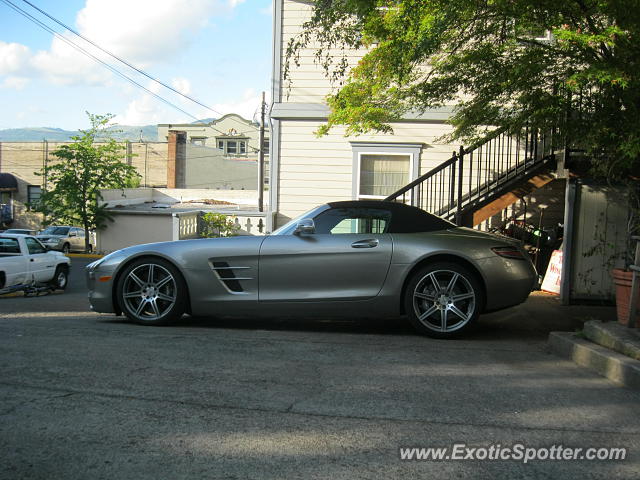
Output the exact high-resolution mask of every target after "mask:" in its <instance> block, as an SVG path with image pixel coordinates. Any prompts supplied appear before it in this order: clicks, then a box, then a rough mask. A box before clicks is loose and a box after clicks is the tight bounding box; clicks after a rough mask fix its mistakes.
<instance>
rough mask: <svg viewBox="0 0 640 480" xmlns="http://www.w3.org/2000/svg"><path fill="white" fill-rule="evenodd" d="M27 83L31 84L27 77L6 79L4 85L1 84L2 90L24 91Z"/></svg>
mask: <svg viewBox="0 0 640 480" xmlns="http://www.w3.org/2000/svg"><path fill="white" fill-rule="evenodd" d="M27 83H29V79H28V78H25V77H11V76H9V77H6V78H5V79H4V80H3V81H2V83H0V88H12V89H14V90H22V89H23V88H24V87H25V86H26V85H27Z"/></svg>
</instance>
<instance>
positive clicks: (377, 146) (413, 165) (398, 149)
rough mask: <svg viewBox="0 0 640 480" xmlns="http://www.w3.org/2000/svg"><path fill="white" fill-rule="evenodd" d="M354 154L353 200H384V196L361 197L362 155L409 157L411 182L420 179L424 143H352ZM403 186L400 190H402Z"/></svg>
mask: <svg viewBox="0 0 640 480" xmlns="http://www.w3.org/2000/svg"><path fill="white" fill-rule="evenodd" d="M350 143H351V149H352V152H353V168H352V182H351V183H352V192H351V193H352V198H353V199H354V200H383V199H384V198H386V196H383V195H361V194H360V173H361V165H362V155H397V156H408V157H409V182H412V181H413V180H415V179H416V178H418V176H419V173H420V155H421V153H422V148H423V146H424V144H422V143H378V142H350ZM403 186H404V185H401V186H400V187H398V188H402V187H403Z"/></svg>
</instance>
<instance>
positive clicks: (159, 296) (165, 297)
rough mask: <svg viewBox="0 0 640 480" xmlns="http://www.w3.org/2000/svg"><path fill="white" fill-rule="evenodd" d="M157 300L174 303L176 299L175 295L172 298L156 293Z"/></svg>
mask: <svg viewBox="0 0 640 480" xmlns="http://www.w3.org/2000/svg"><path fill="white" fill-rule="evenodd" d="M158 300H164V301H165V302H175V301H176V297H175V295H174V296H173V297H172V296H170V295H167V294H164V293H158Z"/></svg>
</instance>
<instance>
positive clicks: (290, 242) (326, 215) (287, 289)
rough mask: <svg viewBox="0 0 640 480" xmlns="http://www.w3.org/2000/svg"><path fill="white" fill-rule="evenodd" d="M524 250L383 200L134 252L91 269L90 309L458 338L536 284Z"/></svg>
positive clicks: (329, 207)
mask: <svg viewBox="0 0 640 480" xmlns="http://www.w3.org/2000/svg"><path fill="white" fill-rule="evenodd" d="M536 278H537V277H536V272H535V269H534V267H533V265H532V263H531V261H530V260H529V258H528V256H527V254H526V253H525V252H524V250H523V249H522V248H521V246H520V245H519V243H517V242H515V241H513V240H511V239H509V238H505V237H500V236H496V235H492V234H488V233H483V232H479V231H477V230H472V229H468V228H461V227H456V226H455V225H453V224H451V223H449V222H447V221H445V220H442V219H440V218H438V217H436V216H433V215H430V214H428V213H426V212H424V211H422V210H420V209H418V208H414V207H410V206H407V205H404V204H401V203H392V202H383V201H375V200H372V201H346V202H333V203H328V204H325V205H321V206H319V207H317V208H315V209H313V210H311V211H310V212H308V213H306V214H304V215H302V216H301V217H299V218H297V219H295V220H292V221H291V222H289V223H287V224H286V225H284V226H282V227H281V228H279V229H278V230H276V231H275V232H273V233H272V234H271V235H266V236H238V237H227V238H213V239H198V240H181V241H177V242H163V243H152V244H147V245H137V246H134V247H129V248H124V249H122V250H118V251H116V252H113V253H111V254H110V255H107V256H106V257H104V258H102V259H100V260H98V261H96V262H93V263H91V264H90V265H88V266H87V282H88V286H89V290H90V292H89V301H90V303H91V308H92V309H93V310H94V311H97V312H109V313H117V314H122V313H124V314H125V315H126V316H127V317H128V318H129V319H131V320H133V321H134V322H137V323H141V324H145V325H164V324H167V323H170V322H174V321H176V320H178V319H179V318H180V317H181V316H182V315H183V314H184V313H189V314H191V315H196V316H223V315H224V316H228V315H236V316H251V317H254V316H256V315H260V316H274V315H287V316H289V315H301V316H305V317H308V316H317V315H321V316H349V315H353V316H359V317H363V316H368V315H369V316H376V317H378V316H400V315H402V314H406V315H407V316H408V318H409V320H410V321H411V323H412V324H413V326H414V327H415V328H416V330H417V331H418V332H420V333H423V334H426V335H430V336H433V337H440V338H444V337H452V336H455V335H458V334H460V333H461V332H463V331H464V330H465V329H467V328H468V327H470V326H471V325H472V324H473V322H474V321H475V320H476V318H477V317H478V315H479V314H480V313H481V312H485V311H491V310H498V309H501V308H505V307H509V306H512V305H516V304H518V303H521V302H523V301H524V300H525V299H526V298H527V296H528V295H529V293H530V292H531V290H532V288H533V286H534V283H535V281H536Z"/></svg>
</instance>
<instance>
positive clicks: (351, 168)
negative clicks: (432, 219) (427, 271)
mask: <svg viewBox="0 0 640 480" xmlns="http://www.w3.org/2000/svg"><path fill="white" fill-rule="evenodd" d="M311 5H312V2H309V1H304V0H275V1H274V51H273V81H272V95H271V98H272V99H273V106H272V109H271V122H272V134H271V166H272V167H271V178H270V186H271V188H270V192H269V193H270V204H271V209H272V212H273V219H272V222H273V224H272V225H270V226H269V227H270V228H276V227H277V226H279V225H282V224H283V223H284V222H286V221H288V220H289V219H290V218H292V217H295V216H297V215H299V214H301V213H303V212H305V211H306V210H309V209H310V208H312V207H314V206H316V205H318V204H321V203H323V202H326V201H331V200H345V199H356V198H384V197H386V196H387V195H389V194H391V193H393V192H394V191H396V190H398V189H399V188H400V187H402V186H403V185H406V184H407V183H409V182H410V181H411V180H413V179H415V178H417V177H418V176H419V175H421V174H422V173H424V172H426V171H428V170H430V169H431V168H433V167H435V166H437V165H439V164H441V163H442V162H443V161H445V160H447V159H449V158H450V157H451V155H452V152H453V151H454V150H458V148H459V145H449V144H444V143H441V142H438V141H437V140H436V138H438V137H440V136H442V135H443V134H445V133H447V132H449V131H450V127H449V126H448V125H447V124H445V121H446V120H447V118H448V117H449V115H450V113H451V108H443V109H439V110H433V111H429V112H426V113H424V114H421V115H412V116H409V117H407V118H405V119H403V121H402V122H399V123H394V124H392V127H393V132H394V133H393V134H376V135H362V136H359V137H345V136H344V130H343V129H341V128H334V129H332V131H331V133H330V134H329V135H327V136H324V137H321V138H317V137H316V136H315V134H314V132H315V131H316V130H317V128H318V126H319V125H321V124H322V123H323V122H325V121H326V119H327V114H328V108H327V106H326V103H325V97H326V95H327V94H328V93H330V92H331V90H332V86H331V84H330V82H329V80H328V79H327V78H326V77H325V75H324V71H323V69H322V67H321V66H319V65H316V64H315V63H314V58H313V52H312V51H311V50H306V51H303V52H302V55H301V56H300V66H299V67H296V66H295V65H290V80H289V79H288V80H287V81H286V82H285V81H284V80H283V71H284V63H285V62H286V58H285V51H286V47H287V42H288V41H289V39H290V38H292V37H293V36H295V35H296V34H298V33H299V32H300V31H301V26H302V24H303V23H304V21H305V20H306V19H307V18H308V17H309V15H310V12H311V8H312V6H311ZM359 55H360V53H359V52H353V53H352V56H351V58H350V60H351V61H352V62H353V64H355V63H356V62H357V60H358V58H359Z"/></svg>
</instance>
